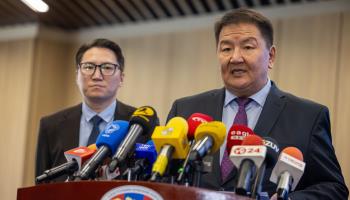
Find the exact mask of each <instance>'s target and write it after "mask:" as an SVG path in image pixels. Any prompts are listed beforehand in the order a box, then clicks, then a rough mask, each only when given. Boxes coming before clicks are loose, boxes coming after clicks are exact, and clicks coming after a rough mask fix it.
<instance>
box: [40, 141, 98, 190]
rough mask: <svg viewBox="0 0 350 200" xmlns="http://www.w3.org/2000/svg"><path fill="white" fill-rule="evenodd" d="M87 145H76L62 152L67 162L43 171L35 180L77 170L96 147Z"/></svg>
mask: <svg viewBox="0 0 350 200" xmlns="http://www.w3.org/2000/svg"><path fill="white" fill-rule="evenodd" d="M90 146H91V145H90ZM90 146H89V147H90ZM89 147H77V148H74V149H71V150H68V151H66V152H64V155H65V156H66V159H67V161H68V162H66V163H64V164H62V165H59V166H57V167H54V168H51V169H49V170H46V171H44V173H43V174H42V175H40V176H38V177H36V179H35V182H36V183H42V182H44V181H48V180H52V179H54V178H57V177H59V176H62V175H66V174H67V175H69V176H70V175H72V174H73V173H74V172H76V171H79V170H80V168H81V166H82V164H83V163H85V162H86V161H87V160H88V159H89V158H90V157H91V156H92V155H93V154H94V153H95V152H96V148H95V149H94V148H89Z"/></svg>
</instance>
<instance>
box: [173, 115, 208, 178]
mask: <svg viewBox="0 0 350 200" xmlns="http://www.w3.org/2000/svg"><path fill="white" fill-rule="evenodd" d="M213 120H214V119H213V118H212V117H211V116H209V115H206V114H203V113H193V114H192V115H191V116H190V117H189V118H188V119H187V124H188V132H187V138H188V140H189V143H190V152H191V151H192V148H193V146H194V144H195V142H194V133H195V132H196V129H197V127H198V126H199V125H201V124H202V123H208V122H211V121H213ZM189 156H190V153H188V155H187V156H186V159H185V161H184V162H183V164H182V167H180V168H179V169H178V173H179V175H178V177H177V179H176V181H177V182H178V183H182V181H183V179H184V176H185V175H186V174H187V173H188V171H189V165H188V162H189V161H188V159H189Z"/></svg>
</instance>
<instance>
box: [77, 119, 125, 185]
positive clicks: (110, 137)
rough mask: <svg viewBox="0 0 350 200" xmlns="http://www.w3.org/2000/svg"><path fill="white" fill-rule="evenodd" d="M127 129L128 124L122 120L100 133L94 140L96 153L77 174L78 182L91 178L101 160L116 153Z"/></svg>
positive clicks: (109, 125) (114, 122)
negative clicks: (96, 148)
mask: <svg viewBox="0 0 350 200" xmlns="http://www.w3.org/2000/svg"><path fill="white" fill-rule="evenodd" d="M128 128H129V122H127V121H123V120H117V121H113V122H112V123H110V124H108V125H107V127H106V128H105V130H103V131H102V132H101V133H100V135H99V136H98V138H97V140H96V146H97V147H98V151H97V152H96V153H95V154H94V155H93V156H92V158H91V159H90V160H89V161H88V162H87V163H86V164H85V165H84V167H83V168H82V170H81V171H80V172H79V173H78V176H77V178H78V180H79V179H82V180H87V179H89V178H91V176H92V174H93V172H94V171H95V170H96V169H97V167H98V166H99V165H100V164H101V163H102V162H103V160H104V159H105V158H106V157H107V156H110V155H112V154H113V153H114V152H115V151H116V148H117V147H118V146H119V144H120V143H121V142H122V141H123V139H124V138H125V136H126V134H127V131H128Z"/></svg>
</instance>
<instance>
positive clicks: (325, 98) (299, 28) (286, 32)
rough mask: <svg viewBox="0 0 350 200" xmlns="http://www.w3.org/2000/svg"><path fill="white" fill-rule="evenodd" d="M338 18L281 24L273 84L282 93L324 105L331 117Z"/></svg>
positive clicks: (329, 16)
mask: <svg viewBox="0 0 350 200" xmlns="http://www.w3.org/2000/svg"><path fill="white" fill-rule="evenodd" d="M339 23H340V22H339V15H338V14H333V15H322V16H315V17H304V18H293V19H289V20H283V22H281V24H280V29H279V30H278V32H279V35H280V38H279V44H278V49H277V63H276V65H275V68H276V69H278V71H277V72H278V74H275V75H276V76H275V80H276V82H277V84H278V86H279V87H280V88H282V89H284V90H286V91H290V92H291V93H293V94H295V95H297V96H301V97H304V98H308V99H312V100H314V101H317V102H320V103H322V104H325V105H327V106H328V107H329V108H330V111H331V113H333V110H334V109H333V105H334V95H335V83H336V72H337V71H336V63H337V54H338V42H339V41H338V36H339Z"/></svg>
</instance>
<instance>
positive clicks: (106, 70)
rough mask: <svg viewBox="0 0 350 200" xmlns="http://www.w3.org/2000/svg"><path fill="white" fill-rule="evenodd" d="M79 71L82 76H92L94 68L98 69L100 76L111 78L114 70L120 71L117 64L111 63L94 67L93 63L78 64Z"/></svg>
mask: <svg viewBox="0 0 350 200" xmlns="http://www.w3.org/2000/svg"><path fill="white" fill-rule="evenodd" d="M79 67H80V71H81V73H82V74H84V75H93V74H94V73H95V71H96V68H97V67H99V68H100V72H101V74H102V75H105V76H111V75H113V74H114V73H115V71H116V69H117V68H118V69H120V66H119V65H118V64H112V63H102V64H100V65H96V64H94V63H80V64H79Z"/></svg>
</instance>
